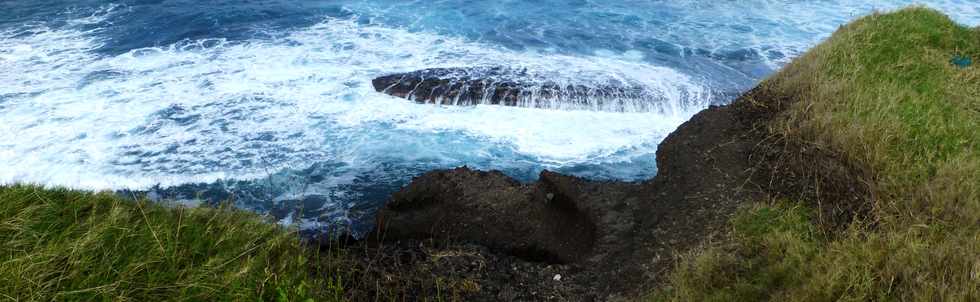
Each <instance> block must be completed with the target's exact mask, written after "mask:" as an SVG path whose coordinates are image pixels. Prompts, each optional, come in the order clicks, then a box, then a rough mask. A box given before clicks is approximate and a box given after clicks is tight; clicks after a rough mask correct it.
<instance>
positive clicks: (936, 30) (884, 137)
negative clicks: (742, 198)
mask: <svg viewBox="0 0 980 302" xmlns="http://www.w3.org/2000/svg"><path fill="white" fill-rule="evenodd" d="M954 56H968V57H970V58H973V60H974V64H973V65H971V66H969V67H967V68H960V67H957V66H954V65H953V64H951V63H950V62H951V60H952V59H953V57H954ZM978 59H980V29H970V28H966V27H962V26H959V25H957V24H955V23H954V22H952V21H951V20H950V19H949V18H948V17H946V16H944V15H942V14H940V13H938V12H936V11H932V10H929V9H925V8H909V9H904V10H900V11H897V12H893V13H888V14H875V15H872V16H868V17H865V18H862V19H860V20H857V21H855V22H853V23H852V24H849V25H847V26H845V27H842V28H841V29H840V30H838V32H836V33H835V34H834V35H833V36H832V37H831V38H830V39H828V40H827V41H825V42H824V43H822V44H821V45H819V46H817V47H816V48H814V49H812V50H811V51H809V52H808V53H807V54H805V55H804V56H802V57H801V58H799V59H797V60H795V61H794V62H793V63H791V64H790V65H789V66H787V67H786V68H785V69H784V70H782V71H781V72H780V73H778V74H776V75H774V76H773V77H772V78H770V79H768V80H766V81H765V82H764V83H763V84H762V86H761V87H763V89H769V90H770V91H771V92H772V94H774V95H786V96H792V97H793V98H794V99H795V100H796V101H797V102H796V103H794V104H792V105H790V106H789V108H788V109H787V110H785V111H784V112H783V113H782V114H783V116H781V117H780V118H779V119H777V121H776V122H774V123H773V124H771V125H770V126H771V127H770V131H771V133H772V134H773V135H775V136H780V137H783V138H784V139H785V140H787V141H795V142H798V143H802V144H810V145H817V146H820V147H821V148H827V149H830V150H834V151H835V152H836V153H838V154H840V155H841V156H842V157H843V158H844V159H846V160H848V161H850V162H853V163H855V164H857V165H858V166H861V167H866V168H867V169H868V170H869V171H871V176H870V178H869V179H865V180H864V181H866V182H868V183H869V184H871V188H872V190H873V193H874V194H873V195H874V198H873V200H869V201H868V202H870V203H873V207H872V208H873V210H872V213H871V215H870V217H869V218H867V219H865V220H864V221H858V222H855V223H853V224H851V225H850V227H849V228H848V229H846V230H844V232H845V233H844V234H824V233H822V232H823V231H821V230H820V229H819V228H817V227H815V226H814V224H813V222H812V221H813V219H811V216H812V215H813V213H814V211H813V210H812V209H808V208H806V207H805V206H802V205H801V204H796V203H792V202H785V201H782V202H766V203H764V204H760V205H758V206H756V207H754V208H752V209H749V210H746V211H744V212H743V213H741V214H740V215H738V217H737V218H735V219H734V220H733V222H732V225H733V228H732V229H733V234H732V237H731V238H732V240H731V242H729V243H727V244H724V245H723V246H714V247H709V248H707V249H706V250H704V251H701V252H699V253H697V254H696V255H693V257H691V258H689V259H687V261H685V262H684V263H681V264H680V265H679V267H678V269H677V270H676V271H675V272H674V274H673V276H672V279H671V282H672V283H671V285H670V286H669V287H668V289H667V290H665V291H664V292H662V293H659V294H658V295H657V296H658V297H659V298H668V299H671V300H687V301H709V300H714V301H731V300H742V301H757V300H766V299H768V300H777V301H783V300H799V301H830V300H850V301H867V300H913V301H939V300H943V301H978V300H980V64H978V63H977V62H976V61H977V60H978ZM761 101H762V102H765V100H761Z"/></svg>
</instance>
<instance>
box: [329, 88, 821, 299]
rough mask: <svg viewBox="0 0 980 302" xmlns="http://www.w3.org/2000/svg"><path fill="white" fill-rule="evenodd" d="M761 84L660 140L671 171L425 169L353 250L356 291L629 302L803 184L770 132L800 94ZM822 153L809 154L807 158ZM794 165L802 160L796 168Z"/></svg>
mask: <svg viewBox="0 0 980 302" xmlns="http://www.w3.org/2000/svg"><path fill="white" fill-rule="evenodd" d="M788 101H789V100H787V99H786V98H785V97H779V96H775V95H770V93H769V92H768V91H767V90H765V89H764V88H756V89H754V90H752V91H750V92H748V93H746V94H745V95H744V96H742V97H740V98H739V99H738V100H737V101H735V102H734V103H733V104H731V105H728V106H721V107H718V106H713V107H711V108H708V109H706V110H704V111H702V112H701V113H699V114H697V115H695V116H694V117H693V118H692V119H691V120H689V121H687V122H686V123H684V124H683V125H681V126H680V127H679V128H678V129H677V130H676V131H675V132H674V133H672V134H671V135H669V136H668V137H667V138H666V139H665V140H664V141H663V142H662V143H661V144H660V146H659V149H658V151H657V162H658V165H659V173H658V175H657V176H656V177H655V178H654V179H651V180H648V181H645V182H638V183H625V182H596V181H589V180H585V179H580V178H576V177H572V176H566V175H561V174H558V173H553V172H548V171H545V172H543V173H542V174H541V177H540V179H539V180H538V181H537V182H534V183H520V182H517V181H515V180H513V179H511V178H509V177H507V176H506V175H503V174H502V173H500V172H495V171H490V172H483V171H474V170H471V169H468V168H466V167H461V168H456V169H452V170H439V171H432V172H429V173H426V174H424V175H422V176H419V177H417V178H415V179H414V180H413V181H412V182H411V184H409V185H408V186H406V187H405V188H403V189H402V190H401V191H400V192H397V193H396V194H394V195H393V196H392V198H391V200H390V201H389V203H388V204H387V206H386V207H385V208H384V209H382V210H381V212H380V213H379V215H378V224H377V228H376V230H375V232H373V233H372V235H371V237H370V238H368V239H367V240H364V241H361V242H357V243H355V244H354V245H352V246H349V247H348V248H347V250H348V251H349V253H350V254H351V256H352V257H353V258H354V259H356V260H355V261H354V262H355V264H354V266H355V267H356V269H355V271H357V272H358V273H356V274H354V275H355V280H350V283H353V284H352V285H353V288H354V289H353V290H352V291H351V292H350V293H348V295H349V296H350V298H352V299H353V300H374V299H375V298H379V297H380V298H382V299H391V298H395V299H405V300H416V299H419V298H420V297H444V298H448V299H459V300H464V301H610V300H611V301H616V300H629V299H630V298H635V297H637V295H640V294H643V293H645V292H647V291H648V290H649V289H650V287H653V286H657V285H658V284H659V283H660V282H662V281H664V280H663V278H664V277H665V276H666V273H667V272H668V271H669V270H670V269H671V268H672V267H673V266H674V265H675V261H674V260H675V259H676V258H675V257H677V256H678V255H679V254H680V253H683V252H685V251H688V250H690V249H692V248H694V247H696V246H698V245H699V244H701V243H702V242H705V241H707V240H711V239H712V238H716V237H718V236H720V235H722V234H724V232H725V230H724V228H725V227H726V224H727V221H728V220H729V218H730V217H731V215H732V214H733V213H734V212H735V211H736V210H737V209H738V208H739V207H740V206H742V205H744V204H746V203H747V202H751V201H755V200H760V199H762V198H769V197H772V196H774V195H777V196H779V195H783V196H787V195H793V194H796V193H794V192H803V191H807V190H806V189H805V188H799V187H794V183H793V182H787V181H781V180H780V179H783V178H793V177H792V176H793V175H794V173H796V174H799V173H807V172H806V171H796V170H794V169H787V168H784V166H785V165H781V163H783V162H785V161H786V159H785V158H784V157H781V156H776V155H774V154H773V152H772V150H773V147H772V146H773V144H774V143H773V142H772V140H771V137H770V135H769V134H768V133H769V131H768V130H767V129H766V127H767V125H769V124H770V121H771V120H772V119H773V118H774V117H775V116H777V115H778V112H779V111H780V109H779V108H782V107H784V105H785V103H787V102H788ZM812 157H813V156H806V155H802V156H800V157H799V158H796V160H802V161H806V160H808V158H812ZM790 166H792V165H790Z"/></svg>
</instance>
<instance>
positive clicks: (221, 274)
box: [0, 186, 342, 301]
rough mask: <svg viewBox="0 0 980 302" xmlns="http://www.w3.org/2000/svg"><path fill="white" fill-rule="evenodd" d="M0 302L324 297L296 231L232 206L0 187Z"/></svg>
mask: <svg viewBox="0 0 980 302" xmlns="http://www.w3.org/2000/svg"><path fill="white" fill-rule="evenodd" d="M0 242H2V244H0V301H5V300H13V301H53V300H59V301H62V300H85V301H89V300H104V301H161V300H182V301H183V300H191V301H241V300H251V301H259V300H265V301H303V300H305V299H308V298H316V299H317V300H320V301H325V300H337V299H338V298H340V296H341V294H342V293H341V291H342V290H341V288H340V287H339V286H338V284H339V281H340V280H338V279H333V278H327V279H323V278H322V277H311V276H331V274H326V273H324V272H316V271H313V270H315V269H313V268H312V267H316V266H315V265H310V262H311V260H312V259H314V258H313V257H316V256H317V255H314V254H312V253H315V252H314V251H312V249H309V248H306V247H304V246H303V245H302V244H301V243H300V241H299V238H298V237H297V235H296V233H295V232H289V231H288V230H285V229H283V228H282V227H279V226H278V225H275V224H271V223H268V222H266V221H265V220H263V219H261V218H260V217H258V216H256V215H254V214H249V213H245V212H242V211H238V210H234V209H224V208H221V209H213V208H182V207H177V208H166V207H163V206H160V205H154V204H150V203H146V202H139V203H137V202H132V201H127V200H122V199H120V198H118V197H115V196H113V195H111V194H92V193H82V192H73V191H67V190H57V189H56V190H48V189H40V188H37V187H31V186H12V187H0Z"/></svg>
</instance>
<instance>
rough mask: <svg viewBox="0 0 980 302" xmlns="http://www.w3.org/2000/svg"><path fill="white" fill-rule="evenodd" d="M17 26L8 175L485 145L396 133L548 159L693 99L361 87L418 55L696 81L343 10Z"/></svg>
mask: <svg viewBox="0 0 980 302" xmlns="http://www.w3.org/2000/svg"><path fill="white" fill-rule="evenodd" d="M107 15H108V14H97V15H93V16H92V17H88V18H86V20H85V22H84V23H86V24H92V23H93V22H96V23H97V20H92V18H98V17H100V16H101V17H105V16H107ZM19 30H20V32H4V33H0V55H2V57H0V58H2V59H0V64H2V65H0V68H3V69H4V70H5V72H3V73H0V86H2V87H5V90H6V91H4V92H3V95H4V96H3V99H2V103H0V116H2V117H3V121H4V123H2V125H0V127H2V128H0V130H2V131H0V147H2V150H3V152H0V164H2V165H4V166H5V167H6V169H4V170H3V171H0V182H6V183H9V182H35V183H43V184H48V185H65V186H71V187H80V188H89V189H107V188H144V187H147V186H150V185H154V184H163V185H173V184H180V183H187V182H209V181H213V180H216V179H220V178H234V179H249V178H254V177H262V176H265V175H268V173H269V172H270V171H277V170H279V169H281V168H285V167H293V168H303V167H305V166H308V165H309V164H311V163H312V162H316V161H336V162H343V163H347V164H350V165H359V164H368V163H370V162H371V161H372V160H374V159H376V158H379V157H385V158H391V157H395V158H399V157H401V158H404V159H406V160H410V159H412V158H416V157H424V156H426V155H425V153H432V154H443V155H447V156H450V157H454V158H456V159H459V160H462V161H463V162H465V161H466V158H468V157H481V156H482V157H484V158H485V157H487V156H490V155H488V154H479V153H480V152H475V153H476V154H458V153H459V152H462V151H460V150H443V149H440V147H441V146H439V145H433V144H428V145H426V144H420V145H418V146H415V147H414V148H404V146H400V145H397V144H393V143H392V142H393V141H402V142H405V141H406V140H405V139H401V140H398V139H395V138H393V136H406V135H408V136H416V135H417V136H425V135H430V136H432V135H442V134H445V135H456V136H461V137H463V138H465V139H469V140H473V141H475V142H482V143H481V144H485V145H487V146H488V147H485V148H476V149H474V150H486V148H489V147H491V146H496V147H497V148H504V149H507V150H512V151H514V152H515V153H516V154H518V155H520V156H526V157H529V158H532V159H534V160H536V161H540V162H541V163H542V164H543V165H546V166H554V167H560V166H562V165H566V164H571V163H581V162H587V161H590V160H610V159H609V158H607V157H609V156H612V155H613V154H614V153H616V152H618V151H622V150H628V149H631V148H633V149H635V148H636V147H637V146H642V145H648V146H652V145H655V144H656V142H658V141H659V140H660V139H661V138H662V137H663V136H664V135H665V134H666V133H668V132H669V131H670V130H671V129H673V128H674V127H676V126H677V125H678V124H679V123H680V122H682V121H683V120H684V119H686V118H687V117H688V116H690V115H691V114H693V113H694V112H695V111H696V110H698V109H700V107H703V105H701V104H694V105H693V106H686V105H681V104H678V105H676V106H673V107H672V108H671V110H669V111H668V112H665V113H630V114H619V113H608V112H589V111H557V110H538V109H527V108H502V107H496V106H477V107H467V108H461V107H439V106H432V105H419V104H414V103H411V102H408V101H405V100H402V99H396V98H393V97H389V96H386V95H383V94H380V93H377V92H375V91H374V90H373V88H372V87H371V85H370V80H371V79H372V78H373V77H375V76H378V75H382V74H385V73H391V72H399V71H410V70H415V69H422V68H431V67H448V66H475V65H505V66H513V67H526V68H528V69H529V70H536V71H540V72H546V73H548V74H549V75H550V76H552V77H555V78H556V79H557V80H566V81H617V80H628V81H631V82H638V83H641V84H643V85H647V86H648V87H650V88H651V89H656V90H657V91H661V92H663V93H664V94H666V95H668V96H670V95H671V94H675V95H679V94H681V91H700V90H703V89H704V88H703V87H701V86H700V85H699V84H698V83H696V82H694V81H692V80H691V79H690V78H688V77H687V76H685V75H683V74H680V73H677V72H675V71H673V70H670V69H668V68H663V67H657V66H651V65H645V64H643V63H640V62H632V61H625V60H621V59H619V58H615V57H611V58H609V57H574V56H546V55H541V54H536V53H533V52H514V51H508V50H503V49H500V48H496V47H493V46H489V45H484V44H478V43H472V42H466V41H463V40H459V39H454V38H447V37H443V36H439V35H434V34H426V33H409V32H406V31H404V30H398V29H390V28H383V27H376V26H363V25H358V24H356V23H355V22H352V21H349V20H327V21H325V22H322V23H320V24H317V25H314V26H312V27H309V28H306V29H302V30H298V31H295V32H293V33H290V34H289V35H287V36H286V37H284V38H280V39H275V40H253V41H244V42H227V41H224V40H202V41H194V42H187V43H181V44H177V45H171V46H168V47H161V48H148V49H138V50H133V51H130V52H128V53H125V54H122V55H117V56H99V55H96V54H95V53H94V52H93V50H95V49H97V48H98V47H100V46H101V44H100V40H99V38H98V37H97V35H94V34H93V33H94V32H85V31H80V30H75V29H73V28H72V27H67V28H57V29H52V28H47V27H45V26H44V25H38V26H35V27H30V28H22V29H19ZM24 31H29V32H31V33H30V34H23V32H24ZM678 98H679V97H678ZM385 131H389V132H391V133H385ZM379 132H380V133H379ZM652 151H653V150H652V149H646V150H641V151H637V152H642V153H649V152H652ZM417 153H422V154H417ZM454 153H456V154H454ZM623 160H628V158H623ZM651 169H653V167H651ZM349 181H350V179H349V178H344V177H338V179H336V182H338V183H344V182H349Z"/></svg>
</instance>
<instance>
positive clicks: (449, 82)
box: [372, 67, 655, 108]
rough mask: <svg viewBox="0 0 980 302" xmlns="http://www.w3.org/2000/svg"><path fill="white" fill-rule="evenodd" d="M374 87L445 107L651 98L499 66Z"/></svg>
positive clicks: (598, 103) (422, 73)
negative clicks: (540, 76)
mask: <svg viewBox="0 0 980 302" xmlns="http://www.w3.org/2000/svg"><path fill="white" fill-rule="evenodd" d="M372 84H373V85H374V89H375V90H377V91H378V92H383V93H387V94H390V95H393V96H397V97H401V98H406V99H409V100H413V101H416V102H419V103H437V104H447V105H478V104H487V105H505V106H522V107H544V108H555V107H560V106H566V107H578V108H589V107H597V108H602V107H610V105H624V104H621V103H622V102H624V101H630V100H634V101H635V100H642V99H654V97H655V96H652V95H650V93H649V92H647V91H646V90H644V89H643V87H640V86H635V85H627V84H621V85H612V84H605V85H584V84H560V83H556V82H554V81H550V80H541V79H536V78H535V77H533V76H531V75H529V74H528V73H527V71H526V70H518V69H508V68H501V67H475V68H433V69H423V70H418V71H413V72H409V73H400V74H392V75H386V76H382V77H378V78H376V79H374V80H373V81H372ZM611 103H615V104H611Z"/></svg>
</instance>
